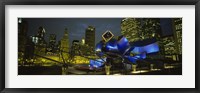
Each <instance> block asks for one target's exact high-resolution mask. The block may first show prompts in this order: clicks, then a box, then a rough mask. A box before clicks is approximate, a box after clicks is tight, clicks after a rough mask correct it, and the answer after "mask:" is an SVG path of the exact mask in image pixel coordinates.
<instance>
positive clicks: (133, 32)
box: [121, 18, 141, 42]
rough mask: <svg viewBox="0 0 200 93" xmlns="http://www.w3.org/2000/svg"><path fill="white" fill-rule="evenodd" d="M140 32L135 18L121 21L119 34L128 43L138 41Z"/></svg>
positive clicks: (138, 22)
mask: <svg viewBox="0 0 200 93" xmlns="http://www.w3.org/2000/svg"><path fill="white" fill-rule="evenodd" d="M140 31H141V24H140V20H139V19H136V18H125V19H123V20H122V21H121V33H122V35H124V36H125V37H126V38H127V39H128V40H129V41H130V42H134V41H138V40H140V35H139V32H140Z"/></svg>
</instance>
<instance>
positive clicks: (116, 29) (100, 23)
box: [22, 18, 172, 43]
mask: <svg viewBox="0 0 200 93" xmlns="http://www.w3.org/2000/svg"><path fill="white" fill-rule="evenodd" d="M122 19H123V18H23V19H22V20H26V21H27V22H28V36H33V35H36V33H37V31H38V28H39V27H40V26H43V27H44V28H45V30H46V35H45V40H46V41H47V42H48V41H49V40H48V39H49V38H48V37H49V34H56V41H59V40H60V39H61V38H62V37H63V35H64V31H65V28H67V29H68V33H69V40H70V42H72V41H73V40H81V39H82V38H84V37H85V29H86V28H87V27H88V26H89V25H91V26H94V27H95V29H96V32H95V35H96V38H95V42H96V43H98V42H99V41H100V40H101V39H102V38H101V35H102V34H103V33H104V32H105V31H107V30H110V31H112V33H113V34H114V35H115V36H120V35H121V28H120V27H121V25H120V23H121V20H122ZM160 22H161V29H162V34H163V36H165V35H170V34H172V27H171V20H170V19H169V18H162V19H161V20H160Z"/></svg>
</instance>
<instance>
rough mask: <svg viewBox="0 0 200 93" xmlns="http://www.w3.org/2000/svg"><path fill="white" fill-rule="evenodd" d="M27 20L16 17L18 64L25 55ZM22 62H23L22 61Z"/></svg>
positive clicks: (22, 60)
mask: <svg viewBox="0 0 200 93" xmlns="http://www.w3.org/2000/svg"><path fill="white" fill-rule="evenodd" d="M27 32H28V22H27V21H25V20H23V19H21V18H19V19H18V60H19V64H21V62H24V60H25V58H26V56H25V55H24V54H25V52H26V43H27V39H28V37H27ZM22 64H23V63H22Z"/></svg>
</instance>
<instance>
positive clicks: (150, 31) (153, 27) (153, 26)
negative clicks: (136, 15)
mask: <svg viewBox="0 0 200 93" xmlns="http://www.w3.org/2000/svg"><path fill="white" fill-rule="evenodd" d="M139 34H140V38H141V39H142V40H143V39H148V38H153V37H155V38H156V39H158V40H159V37H160V34H161V27H160V19H159V18H143V19H141V31H140V32H139Z"/></svg>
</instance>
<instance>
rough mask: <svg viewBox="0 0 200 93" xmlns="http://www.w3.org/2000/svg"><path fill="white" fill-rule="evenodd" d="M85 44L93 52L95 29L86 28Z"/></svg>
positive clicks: (91, 27)
mask: <svg viewBox="0 0 200 93" xmlns="http://www.w3.org/2000/svg"><path fill="white" fill-rule="evenodd" d="M85 44H86V45H87V46H89V47H90V48H91V49H93V50H94V47H95V28H94V27H93V26H88V28H86V32H85Z"/></svg>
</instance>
